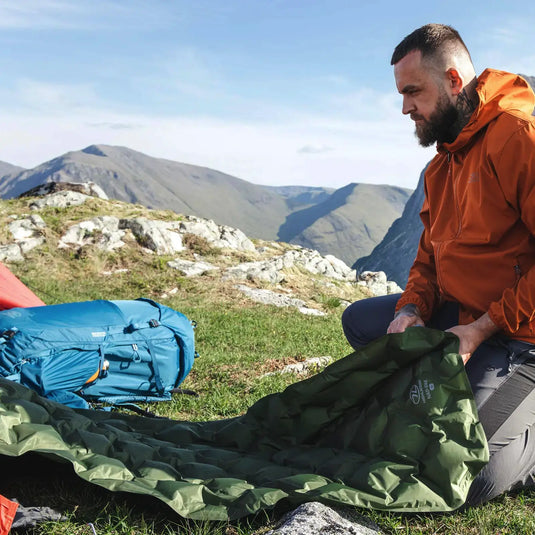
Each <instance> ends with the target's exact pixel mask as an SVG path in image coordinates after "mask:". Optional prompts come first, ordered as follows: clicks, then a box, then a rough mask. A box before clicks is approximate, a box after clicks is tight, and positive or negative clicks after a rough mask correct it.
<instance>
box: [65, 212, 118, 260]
mask: <svg viewBox="0 0 535 535" xmlns="http://www.w3.org/2000/svg"><path fill="white" fill-rule="evenodd" d="M124 235H125V231H124V230H121V229H120V228H119V218H117V217H114V216H99V217H94V218H93V219H90V220H87V221H82V222H80V223H78V224H76V225H72V226H71V227H70V228H69V229H68V230H67V232H66V233H65V234H64V235H63V236H62V237H61V239H60V241H59V243H58V247H59V248H66V247H71V246H76V247H84V246H86V245H93V244H94V245H96V246H97V247H98V248H99V249H102V250H104V251H113V250H114V249H118V248H120V247H122V246H123V245H124V242H123V241H122V238H123V237H124Z"/></svg>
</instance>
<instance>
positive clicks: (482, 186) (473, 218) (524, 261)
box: [397, 69, 535, 343]
mask: <svg viewBox="0 0 535 535" xmlns="http://www.w3.org/2000/svg"><path fill="white" fill-rule="evenodd" d="M477 92H478V94H479V98H480V103H479V106H478V108H477V110H476V111H475V112H474V113H473V115H472V118H471V119H470V122H469V123H468V124H467V125H466V126H465V128H464V129H463V130H462V131H461V133H460V134H459V135H458V136H457V138H456V139H455V141H453V142H452V143H445V144H443V145H439V146H438V147H437V150H438V154H437V155H436V156H435V157H434V158H433V160H432V161H431V163H430V164H429V166H428V168H427V170H426V173H425V201H424V204H423V207H422V211H421V213H420V217H421V218H422V221H423V224H424V231H423V233H422V237H421V239H420V245H419V248H418V253H417V255H416V259H415V261H414V264H413V266H412V268H411V271H410V274H409V280H408V283H407V286H406V289H405V291H404V292H403V295H402V296H401V299H400V300H399V302H398V305H397V309H399V308H401V307H402V306H404V305H406V304H408V303H413V304H415V305H417V306H418V307H419V309H420V311H421V313H422V318H423V320H424V321H426V320H428V319H429V317H430V316H431V314H432V312H433V310H434V309H435V307H436V306H437V305H438V304H439V303H440V301H441V300H447V301H457V302H458V303H459V304H460V313H459V323H460V324H466V323H470V322H472V321H474V320H475V319H477V318H479V317H480V316H481V315H483V314H484V313H485V312H488V313H489V316H490V318H491V319H492V321H493V322H494V323H495V324H496V325H497V326H498V327H499V328H500V329H501V330H502V332H503V333H504V334H506V335H507V336H510V337H513V338H517V339H520V340H526V341H529V342H532V343H535V119H534V118H533V117H532V116H531V114H532V112H533V109H534V106H535V95H534V94H533V91H532V90H531V88H530V87H529V85H528V84H527V82H526V81H525V80H523V79H522V78H520V77H519V76H516V75H513V74H509V73H505V72H501V71H496V70H491V69H488V70H486V71H485V72H484V73H483V74H482V75H481V76H480V77H479V79H478V85H477Z"/></svg>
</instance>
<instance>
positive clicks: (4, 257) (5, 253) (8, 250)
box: [0, 243, 24, 262]
mask: <svg viewBox="0 0 535 535" xmlns="http://www.w3.org/2000/svg"><path fill="white" fill-rule="evenodd" d="M22 261H24V256H23V254H22V250H21V248H20V246H19V245H18V244H16V243H10V244H8V245H1V246H0V262H22Z"/></svg>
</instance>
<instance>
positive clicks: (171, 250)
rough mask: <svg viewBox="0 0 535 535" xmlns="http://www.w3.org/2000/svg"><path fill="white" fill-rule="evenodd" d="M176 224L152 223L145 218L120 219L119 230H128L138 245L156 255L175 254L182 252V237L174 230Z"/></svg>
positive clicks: (166, 222)
mask: <svg viewBox="0 0 535 535" xmlns="http://www.w3.org/2000/svg"><path fill="white" fill-rule="evenodd" d="M175 227H176V222H169V221H153V220H151V219H147V218H145V217H136V218H134V219H121V220H120V222H119V228H121V229H130V230H131V231H132V233H133V234H134V236H135V237H136V239H137V241H138V243H140V244H141V245H142V246H143V247H146V248H147V249H150V250H151V251H154V252H155V253H156V254H160V255H163V254H175V253H179V252H180V251H183V250H184V249H185V247H184V246H183V245H182V236H181V235H180V233H179V232H177V230H176V228H175Z"/></svg>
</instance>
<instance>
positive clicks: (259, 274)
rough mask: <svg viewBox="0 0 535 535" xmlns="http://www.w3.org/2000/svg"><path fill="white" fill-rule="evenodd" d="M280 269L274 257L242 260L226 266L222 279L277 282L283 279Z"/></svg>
mask: <svg viewBox="0 0 535 535" xmlns="http://www.w3.org/2000/svg"><path fill="white" fill-rule="evenodd" d="M281 269H282V266H280V267H279V266H278V265H277V263H276V262H274V259H272V260H264V261H258V262H244V263H242V264H238V265H237V266H232V267H230V268H228V269H227V270H226V271H225V273H224V275H223V280H252V281H256V282H269V283H271V284H277V283H279V282H282V281H283V280H284V274H283V273H282V272H281Z"/></svg>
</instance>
